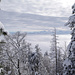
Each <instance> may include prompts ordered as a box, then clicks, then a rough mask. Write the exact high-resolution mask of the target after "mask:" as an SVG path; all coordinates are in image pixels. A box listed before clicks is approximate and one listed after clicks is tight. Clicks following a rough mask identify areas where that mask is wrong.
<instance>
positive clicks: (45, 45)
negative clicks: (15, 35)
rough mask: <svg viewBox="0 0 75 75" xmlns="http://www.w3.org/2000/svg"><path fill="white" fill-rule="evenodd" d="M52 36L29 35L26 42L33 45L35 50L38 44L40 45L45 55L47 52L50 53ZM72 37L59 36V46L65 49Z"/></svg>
mask: <svg viewBox="0 0 75 75" xmlns="http://www.w3.org/2000/svg"><path fill="white" fill-rule="evenodd" d="M51 38H52V36H51V35H27V37H26V40H27V41H28V42H30V43H31V44H32V47H33V48H34V47H35V45H36V44H39V47H40V48H41V51H42V52H43V53H44V52H45V51H49V49H50V41H51ZM70 38H71V36H70V35H58V42H59V44H58V45H59V46H60V47H63V49H64V48H65V42H66V46H67V45H68V44H69V42H70Z"/></svg>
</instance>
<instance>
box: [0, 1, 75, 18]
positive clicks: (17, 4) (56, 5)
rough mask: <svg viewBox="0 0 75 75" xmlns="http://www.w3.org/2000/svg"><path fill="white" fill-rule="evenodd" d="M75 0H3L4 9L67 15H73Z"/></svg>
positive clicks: (39, 13)
mask: <svg viewBox="0 0 75 75" xmlns="http://www.w3.org/2000/svg"><path fill="white" fill-rule="evenodd" d="M74 2H75V0H2V2H1V4H0V7H1V9H2V10H5V11H11V12H20V13H31V14H38V15H44V16H58V17H65V16H69V15H71V12H72V10H71V6H72V5H73V4H74Z"/></svg>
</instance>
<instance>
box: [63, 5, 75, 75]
mask: <svg viewBox="0 0 75 75" xmlns="http://www.w3.org/2000/svg"><path fill="white" fill-rule="evenodd" d="M72 9H73V11H72V16H70V17H69V20H68V22H67V23H66V25H68V26H69V27H70V28H71V30H72V32H71V35H72V38H71V42H70V44H69V45H68V47H67V50H68V57H67V58H66V59H65V61H64V63H63V66H64V70H63V75H75V4H74V5H73V6H72Z"/></svg>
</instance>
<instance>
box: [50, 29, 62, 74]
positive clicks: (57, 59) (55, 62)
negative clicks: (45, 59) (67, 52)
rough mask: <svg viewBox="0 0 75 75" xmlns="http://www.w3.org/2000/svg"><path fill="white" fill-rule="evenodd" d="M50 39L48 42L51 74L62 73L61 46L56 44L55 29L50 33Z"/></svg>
mask: <svg viewBox="0 0 75 75" xmlns="http://www.w3.org/2000/svg"><path fill="white" fill-rule="evenodd" d="M52 36H53V37H52V40H51V42H50V44H51V46H50V53H49V55H50V61H51V63H50V65H51V66H50V67H51V71H50V72H51V74H52V75H58V74H61V73H62V68H63V66H62V65H63V64H62V62H63V56H62V52H61V51H62V48H61V47H59V46H58V41H57V35H56V29H54V31H53V35H52Z"/></svg>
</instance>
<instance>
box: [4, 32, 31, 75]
mask: <svg viewBox="0 0 75 75" xmlns="http://www.w3.org/2000/svg"><path fill="white" fill-rule="evenodd" d="M25 37H26V33H20V32H16V33H15V34H13V35H7V36H6V37H5V42H6V43H5V45H4V46H3V50H4V54H5V57H4V65H5V68H6V67H8V68H9V69H8V70H7V68H6V69H5V71H6V72H7V74H8V72H9V71H10V72H11V75H26V74H27V75H28V72H29V71H28V52H29V51H30V50H29V49H30V48H29V47H30V44H28V43H27V42H26V41H25ZM28 50H29V51H28Z"/></svg>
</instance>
